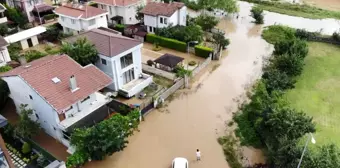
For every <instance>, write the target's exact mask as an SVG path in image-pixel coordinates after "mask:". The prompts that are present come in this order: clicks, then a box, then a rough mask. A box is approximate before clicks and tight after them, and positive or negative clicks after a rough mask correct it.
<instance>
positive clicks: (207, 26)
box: [195, 15, 218, 31]
mask: <svg viewBox="0 0 340 168" xmlns="http://www.w3.org/2000/svg"><path fill="white" fill-rule="evenodd" d="M195 23H196V24H197V25H199V26H201V27H202V29H203V30H204V31H209V30H211V29H212V28H214V27H215V26H216V25H217V24H218V19H217V18H216V17H214V16H209V15H200V16H198V17H197V18H196V19H195Z"/></svg>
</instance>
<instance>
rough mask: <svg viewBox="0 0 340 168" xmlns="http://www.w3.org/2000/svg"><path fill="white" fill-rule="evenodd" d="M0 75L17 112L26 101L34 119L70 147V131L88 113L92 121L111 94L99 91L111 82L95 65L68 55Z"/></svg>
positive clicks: (40, 61) (26, 65)
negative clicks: (83, 64) (80, 61)
mask: <svg viewBox="0 0 340 168" xmlns="http://www.w3.org/2000/svg"><path fill="white" fill-rule="evenodd" d="M0 77H1V78H2V79H3V80H5V81H6V82H7V84H8V86H9V89H10V98H12V100H13V101H14V104H15V106H16V107H17V111H18V113H20V110H19V107H20V105H21V104H27V108H30V109H33V111H34V114H33V115H32V116H31V119H32V120H34V121H36V122H38V123H39V124H40V126H41V127H42V128H43V129H44V130H45V132H46V133H48V134H49V135H50V136H52V137H54V138H55V139H57V140H58V141H59V142H61V143H63V144H64V145H65V146H67V147H69V146H70V144H69V135H70V134H69V133H70V131H72V130H73V128H75V127H76V126H77V125H78V126H79V125H82V124H80V123H84V120H85V119H88V118H89V116H90V119H89V121H87V123H93V122H94V120H95V117H94V116H98V115H100V114H101V113H100V109H102V108H103V107H106V106H105V105H106V104H107V103H108V102H109V98H108V95H104V94H102V93H101V92H99V91H100V90H102V89H103V88H105V87H106V86H108V85H110V84H111V83H112V80H111V78H110V77H109V76H107V75H106V74H105V73H103V72H102V71H101V70H99V69H98V68H97V67H96V66H94V65H92V64H90V65H87V66H85V67H82V66H81V65H80V64H78V63H77V62H75V61H74V60H73V59H72V58H70V57H69V56H67V55H53V56H46V57H43V58H41V59H38V60H35V61H32V62H30V63H28V64H25V65H22V66H20V67H17V68H15V69H13V70H11V71H8V72H6V73H2V74H0ZM107 112H108V110H104V112H103V113H104V114H106V115H107Z"/></svg>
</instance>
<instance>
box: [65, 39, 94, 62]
mask: <svg viewBox="0 0 340 168" xmlns="http://www.w3.org/2000/svg"><path fill="white" fill-rule="evenodd" d="M61 52H62V53H65V54H67V55H69V56H70V57H71V58H73V59H74V60H75V61H76V62H78V63H79V64H80V65H82V66H86V65H88V64H91V63H92V64H94V63H95V62H96V61H97V60H98V51H97V49H96V47H95V46H94V45H93V44H91V43H90V42H89V41H88V40H87V39H86V38H79V39H77V41H76V42H74V43H66V44H64V45H63V46H62V47H61Z"/></svg>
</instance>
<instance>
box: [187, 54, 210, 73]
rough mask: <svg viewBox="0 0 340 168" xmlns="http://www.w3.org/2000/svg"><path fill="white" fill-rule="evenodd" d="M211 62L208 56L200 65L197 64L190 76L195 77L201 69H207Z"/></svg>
mask: <svg viewBox="0 0 340 168" xmlns="http://www.w3.org/2000/svg"><path fill="white" fill-rule="evenodd" d="M210 62H211V56H209V57H208V58H207V59H205V61H204V62H203V63H201V64H199V65H198V66H197V67H196V68H195V69H194V70H193V71H192V76H195V75H197V74H198V73H199V72H200V71H201V70H202V69H203V68H205V67H207V65H209V63H210Z"/></svg>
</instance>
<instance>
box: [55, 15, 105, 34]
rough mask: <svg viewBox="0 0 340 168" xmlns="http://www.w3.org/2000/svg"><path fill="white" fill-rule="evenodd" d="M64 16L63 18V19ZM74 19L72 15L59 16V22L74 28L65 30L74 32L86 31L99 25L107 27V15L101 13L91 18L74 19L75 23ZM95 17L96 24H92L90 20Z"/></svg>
mask: <svg viewBox="0 0 340 168" xmlns="http://www.w3.org/2000/svg"><path fill="white" fill-rule="evenodd" d="M62 18H63V19H62ZM72 19H74V18H70V17H65V16H61V17H59V18H58V22H59V23H60V24H61V25H62V26H63V27H66V28H69V29H72V30H70V31H65V29H64V32H74V31H86V30H91V29H95V28H98V27H107V21H106V15H105V14H103V15H99V16H97V17H93V18H91V19H74V20H75V22H74V24H73V23H72ZM92 19H95V20H96V21H95V24H94V25H90V24H89V22H90V20H92Z"/></svg>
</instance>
